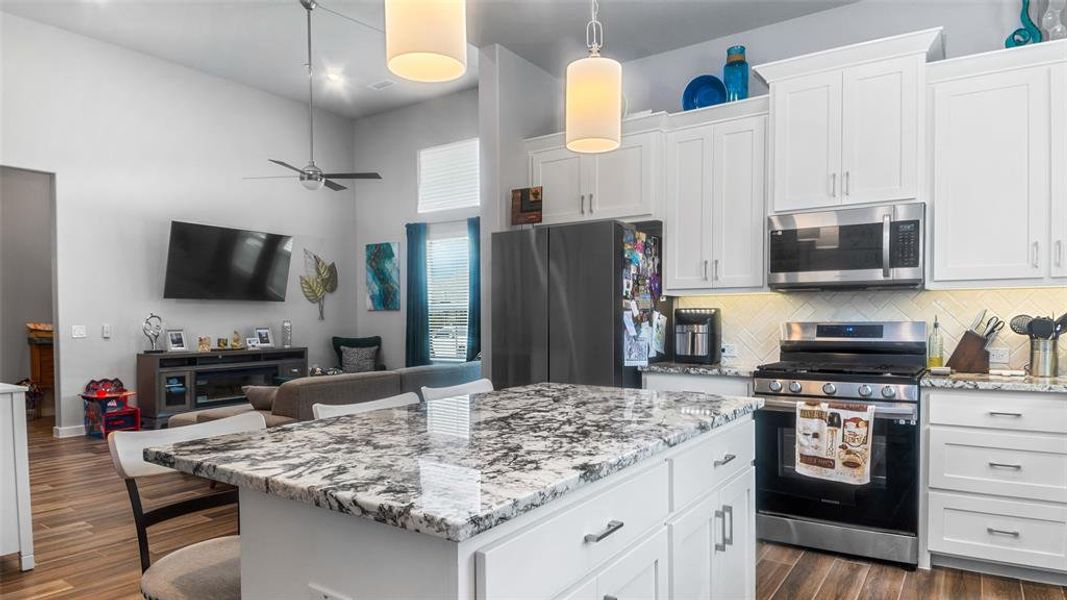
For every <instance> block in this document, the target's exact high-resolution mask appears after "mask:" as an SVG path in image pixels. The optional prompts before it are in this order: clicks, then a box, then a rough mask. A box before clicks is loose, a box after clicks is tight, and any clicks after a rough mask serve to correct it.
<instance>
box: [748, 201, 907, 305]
mask: <svg viewBox="0 0 1067 600" xmlns="http://www.w3.org/2000/svg"><path fill="white" fill-rule="evenodd" d="M925 216H926V209H925V206H924V205H923V204H921V203H916V204H898V205H892V206H874V207H867V208H848V209H840V210H832V211H826V212H812V213H790V214H781V215H774V216H772V217H769V218H768V219H767V220H768V224H769V228H770V236H769V238H770V242H769V256H770V260H769V265H768V266H769V270H770V273H769V276H768V279H767V281H768V282H769V285H770V287H771V289H776V290H803V289H827V288H875V287H904V288H920V287H922V285H923V257H924V255H925V243H926V241H925V238H924V234H923V232H924V230H925V227H924V226H925V221H926V219H925Z"/></svg>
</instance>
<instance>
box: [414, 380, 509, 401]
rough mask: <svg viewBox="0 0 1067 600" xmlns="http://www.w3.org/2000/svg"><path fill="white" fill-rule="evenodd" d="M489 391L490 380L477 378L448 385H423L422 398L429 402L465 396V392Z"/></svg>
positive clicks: (491, 388) (491, 387) (491, 386)
mask: <svg viewBox="0 0 1067 600" xmlns="http://www.w3.org/2000/svg"><path fill="white" fill-rule="evenodd" d="M491 391H493V382H492V381H489V380H488V379H477V380H475V381H470V382H467V383H461V384H459V385H452V386H449V387H439V388H431V387H425V386H423V388H422V399H423V400H425V401H426V402H429V401H430V400H438V399H440V398H449V397H452V396H466V395H467V394H482V393H485V392H491Z"/></svg>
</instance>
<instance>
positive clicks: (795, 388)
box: [789, 381, 804, 394]
mask: <svg viewBox="0 0 1067 600" xmlns="http://www.w3.org/2000/svg"><path fill="white" fill-rule="evenodd" d="M789 391H790V392H793V393H794V394H799V393H800V392H802V391H804V386H803V385H801V384H800V382H799V381H790V382H789Z"/></svg>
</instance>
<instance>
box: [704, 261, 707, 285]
mask: <svg viewBox="0 0 1067 600" xmlns="http://www.w3.org/2000/svg"><path fill="white" fill-rule="evenodd" d="M707 280H708V261H706V260H705V261H704V281H707Z"/></svg>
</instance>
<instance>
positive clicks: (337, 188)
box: [323, 179, 348, 192]
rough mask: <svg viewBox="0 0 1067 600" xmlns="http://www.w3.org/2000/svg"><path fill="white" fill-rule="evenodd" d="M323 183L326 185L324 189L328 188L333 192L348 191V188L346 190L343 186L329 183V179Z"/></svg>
mask: <svg viewBox="0 0 1067 600" xmlns="http://www.w3.org/2000/svg"><path fill="white" fill-rule="evenodd" d="M323 183H325V184H326V187H328V188H330V189H331V190H333V191H335V192H339V191H341V190H347V189H348V188H346V187H345V186H343V185H341V184H339V183H334V182H332V181H330V180H329V179H327V180H325V181H324V182H323Z"/></svg>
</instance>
